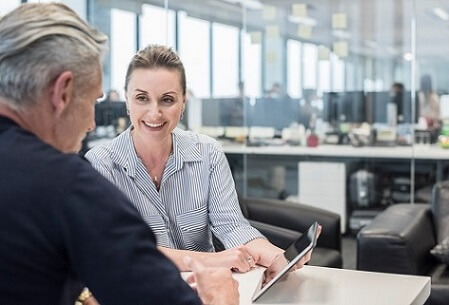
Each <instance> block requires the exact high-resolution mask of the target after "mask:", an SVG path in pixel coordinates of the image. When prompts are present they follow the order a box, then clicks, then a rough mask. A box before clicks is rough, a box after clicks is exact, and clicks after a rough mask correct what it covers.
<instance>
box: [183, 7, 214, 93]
mask: <svg viewBox="0 0 449 305" xmlns="http://www.w3.org/2000/svg"><path fill="white" fill-rule="evenodd" d="M178 18H179V54H180V56H181V59H182V61H183V63H184V67H185V70H186V77H187V87H188V88H189V89H190V90H191V91H192V92H193V94H195V96H196V97H198V98H203V97H210V35H209V30H210V23H209V22H207V21H205V20H201V19H198V18H193V17H189V16H188V15H187V14H186V13H185V12H180V13H179V14H178Z"/></svg>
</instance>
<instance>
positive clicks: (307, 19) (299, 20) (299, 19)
mask: <svg viewBox="0 0 449 305" xmlns="http://www.w3.org/2000/svg"><path fill="white" fill-rule="evenodd" d="M288 21H290V22H291V23H298V24H304V25H308V26H316V25H317V24H318V21H316V19H314V18H312V17H297V16H292V15H290V16H288Z"/></svg>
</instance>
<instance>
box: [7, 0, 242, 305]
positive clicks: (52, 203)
mask: <svg viewBox="0 0 449 305" xmlns="http://www.w3.org/2000/svg"><path fill="white" fill-rule="evenodd" d="M106 41H107V38H106V36H105V35H104V34H102V33H99V32H97V31H95V30H93V29H92V28H90V27H89V26H88V25H87V24H86V23H85V22H84V21H82V20H81V19H80V18H79V17H78V16H77V15H76V14H75V13H74V12H73V11H72V10H70V9H69V8H68V7H66V6H64V5H62V4H55V3H52V4H24V5H22V6H21V7H19V8H18V9H16V10H14V11H12V12H11V13H9V14H8V15H6V16H4V17H3V18H2V19H0V210H1V213H0V244H1V247H0V304H5V305H16V304H17V305H21V304H27V305H29V304H33V305H40V304H70V305H73V304H74V302H75V300H76V297H77V296H78V295H79V293H80V291H81V289H82V287H83V286H84V285H85V286H87V287H89V288H90V289H91V290H92V292H93V294H94V295H95V297H96V298H97V299H98V301H99V303H103V304H108V305H125V304H133V305H135V304H200V303H201V301H202V302H203V303H206V304H238V290H237V283H236V282H235V281H234V280H233V279H232V276H231V273H230V271H229V270H225V269H209V268H205V267H203V266H202V265H201V264H200V263H199V262H196V261H192V260H190V261H188V262H186V263H188V264H190V267H192V270H193V271H194V278H195V280H196V284H197V291H198V295H199V297H200V298H201V300H200V298H198V295H197V294H196V293H195V292H194V291H193V290H192V289H191V288H190V287H189V285H188V284H187V283H185V282H184V281H183V280H182V279H181V277H180V275H179V271H178V270H177V269H176V267H175V266H174V265H173V264H172V263H171V262H170V261H169V260H168V259H167V258H165V257H164V256H163V255H162V254H161V253H160V252H158V251H157V249H156V243H155V237H154V234H153V233H152V231H151V230H150V229H149V227H148V226H147V225H146V224H145V223H144V222H143V221H142V220H141V217H140V215H139V213H138V211H137V210H136V209H135V208H134V207H133V206H132V204H131V203H130V202H128V201H127V199H126V198H125V197H124V195H122V194H121V193H120V192H119V191H118V190H117V189H116V188H115V187H114V186H113V185H112V184H110V183H109V182H108V181H107V180H106V179H104V178H103V177H102V176H101V175H100V174H98V173H97V172H96V171H95V170H94V169H92V168H91V167H90V165H89V164H88V163H87V162H85V161H83V160H82V159H80V158H79V157H78V156H77V155H76V154H75V153H76V151H77V150H78V149H79V148H80V146H81V141H82V139H83V138H84V137H85V134H86V132H88V131H89V130H91V129H92V128H94V127H95V123H94V120H93V117H94V113H93V112H94V103H95V100H96V98H98V97H99V96H100V95H101V67H100V59H101V55H102V53H103V49H104V46H105V44H106ZM83 296H85V295H84V294H83ZM87 297H88V295H87ZM87 299H88V298H87ZM82 301H83V302H84V298H83V300H82ZM86 304H87V302H86Z"/></svg>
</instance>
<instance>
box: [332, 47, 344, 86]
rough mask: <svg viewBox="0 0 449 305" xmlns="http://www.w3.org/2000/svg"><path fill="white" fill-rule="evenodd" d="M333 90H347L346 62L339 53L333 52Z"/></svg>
mask: <svg viewBox="0 0 449 305" xmlns="http://www.w3.org/2000/svg"><path fill="white" fill-rule="evenodd" d="M331 64H332V90H333V91H345V64H344V62H343V60H341V59H340V58H339V57H338V56H337V55H335V54H331Z"/></svg>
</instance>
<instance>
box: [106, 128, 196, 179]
mask: <svg viewBox="0 0 449 305" xmlns="http://www.w3.org/2000/svg"><path fill="white" fill-rule="evenodd" d="M194 135H195V134H194V133H192V132H188V131H183V130H181V129H179V128H175V130H174V131H173V133H172V137H173V159H174V163H175V167H176V168H177V169H180V168H182V165H183V163H184V162H200V161H202V158H201V152H200V149H199V147H198V143H199V141H198V139H197V137H195V136H194ZM111 150H112V160H113V161H114V162H115V163H116V164H118V165H120V166H121V167H123V168H125V170H126V172H127V173H128V175H129V176H131V177H135V174H136V171H137V166H138V164H139V163H141V161H140V160H139V157H138V156H137V153H136V150H135V148H134V144H133V141H132V137H131V127H129V128H128V129H126V130H125V131H124V132H123V133H121V134H120V135H119V136H118V137H117V138H115V140H113V141H112V143H111Z"/></svg>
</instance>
